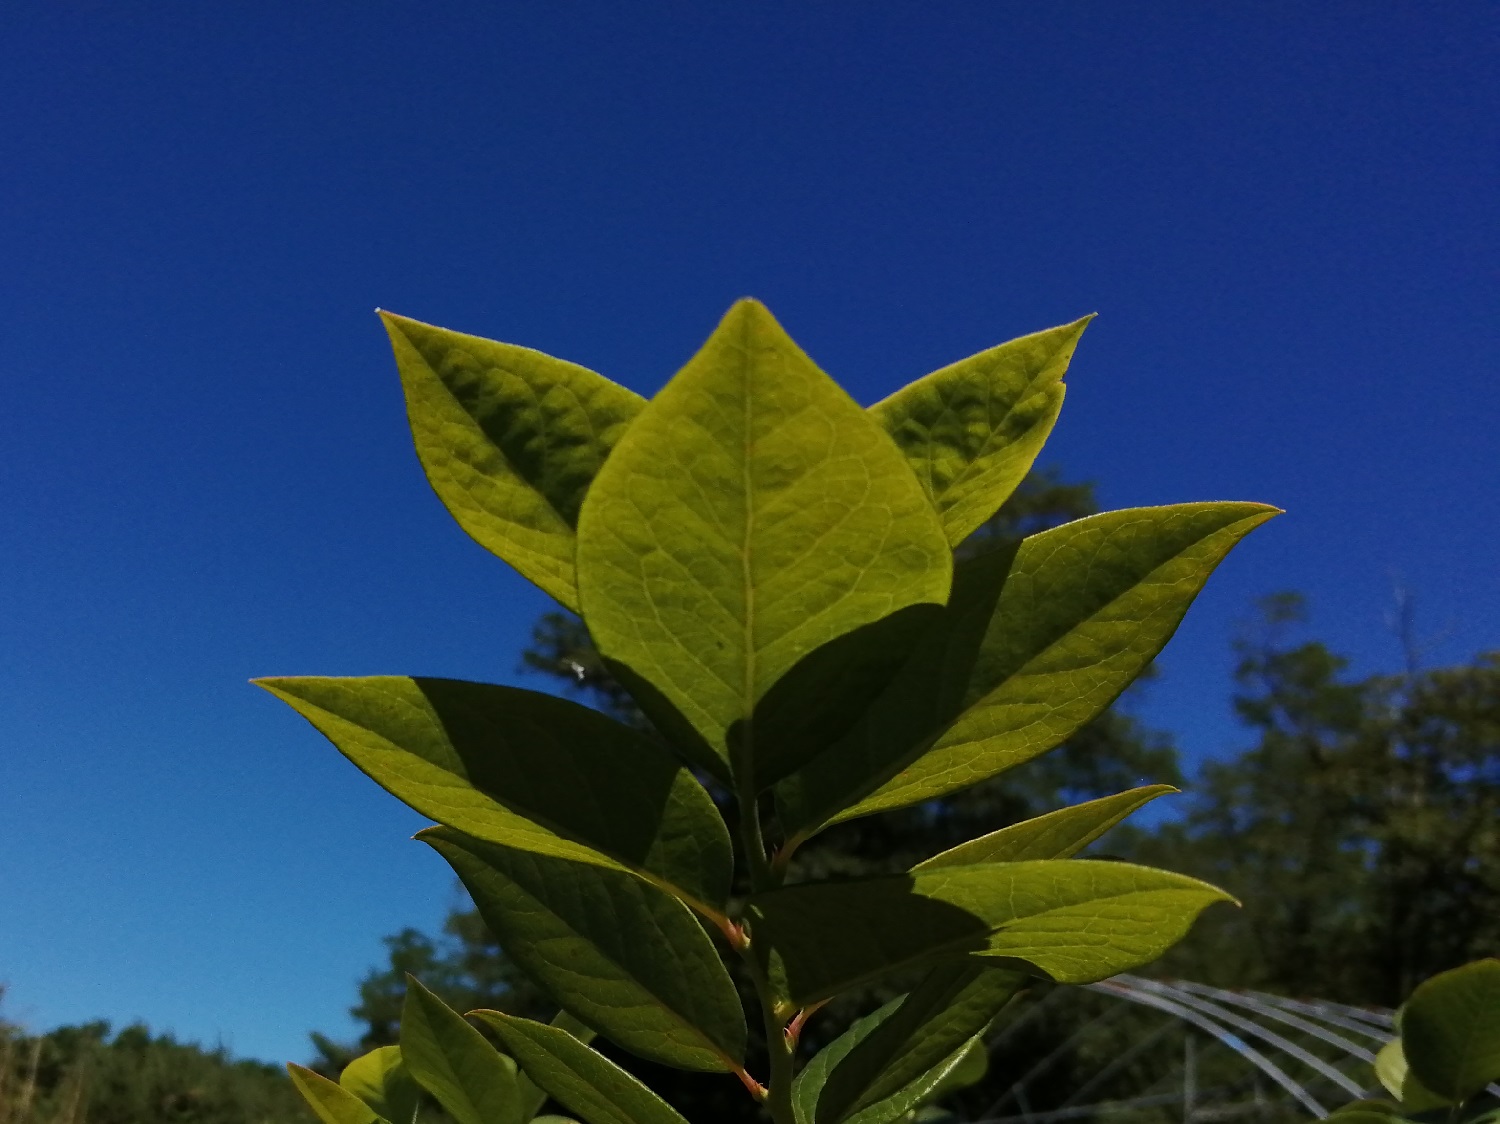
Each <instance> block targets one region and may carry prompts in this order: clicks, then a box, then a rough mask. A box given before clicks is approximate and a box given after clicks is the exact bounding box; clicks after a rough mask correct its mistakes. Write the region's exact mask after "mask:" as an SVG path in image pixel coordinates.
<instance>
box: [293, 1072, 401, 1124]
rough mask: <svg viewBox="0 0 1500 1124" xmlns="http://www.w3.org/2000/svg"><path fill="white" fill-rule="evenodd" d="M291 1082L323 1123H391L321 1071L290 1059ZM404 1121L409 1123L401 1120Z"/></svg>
mask: <svg viewBox="0 0 1500 1124" xmlns="http://www.w3.org/2000/svg"><path fill="white" fill-rule="evenodd" d="M286 1068H287V1072H288V1073H290V1074H291V1075H292V1084H293V1085H295V1086H296V1087H297V1092H299V1093H301V1094H302V1099H303V1100H305V1101H306V1102H307V1104H308V1107H309V1108H311V1109H312V1110H313V1112H315V1113H316V1114H317V1116H318V1119H319V1120H321V1121H323V1124H391V1122H390V1121H387V1120H386V1119H385V1118H384V1117H383V1116H380V1115H378V1114H377V1113H376V1112H375V1110H374V1109H372V1108H371V1107H370V1106H369V1105H367V1104H365V1102H364V1101H362V1100H360V1099H359V1098H358V1097H356V1096H355V1095H354V1094H353V1093H351V1092H349V1090H347V1089H345V1088H344V1087H343V1086H341V1085H339V1084H338V1083H337V1082H334V1081H330V1080H328V1078H326V1077H324V1076H323V1075H322V1074H321V1073H314V1072H313V1071H312V1070H310V1069H307V1068H306V1067H304V1066H300V1065H296V1064H293V1063H290V1062H289V1063H287V1067H286ZM401 1124H408V1122H407V1121H404V1120H403V1121H401Z"/></svg>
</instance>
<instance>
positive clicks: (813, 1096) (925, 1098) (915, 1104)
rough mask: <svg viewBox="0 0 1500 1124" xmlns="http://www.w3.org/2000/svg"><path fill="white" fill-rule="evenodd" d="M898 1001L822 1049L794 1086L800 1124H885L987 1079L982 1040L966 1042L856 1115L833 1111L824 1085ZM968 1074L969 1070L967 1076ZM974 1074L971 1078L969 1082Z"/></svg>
mask: <svg viewBox="0 0 1500 1124" xmlns="http://www.w3.org/2000/svg"><path fill="white" fill-rule="evenodd" d="M899 1002H900V1000H899V999H893V1000H892V1001H891V1002H890V1003H887V1004H886V1005H885V1006H884V1007H881V1008H880V1010H878V1011H876V1012H874V1013H873V1014H871V1015H867V1016H865V1017H864V1018H862V1019H858V1020H856V1021H855V1023H854V1025H853V1026H851V1027H850V1028H849V1029H848V1030H846V1031H845V1032H844V1033H843V1034H842V1035H840V1036H839V1037H838V1038H836V1039H834V1041H833V1042H831V1043H830V1044H829V1045H828V1046H826V1047H824V1049H823V1050H821V1051H820V1052H819V1053H818V1054H817V1055H816V1056H814V1057H813V1059H812V1060H811V1061H810V1062H808V1063H807V1066H806V1068H804V1069H803V1071H802V1072H801V1073H800V1074H798V1075H797V1079H796V1080H795V1081H793V1082H792V1109H793V1111H794V1113H795V1115H796V1118H797V1122H798V1124H837V1122H840V1121H847V1122H848V1124H886V1122H887V1121H891V1120H895V1119H898V1118H899V1117H902V1116H905V1115H906V1114H907V1113H908V1112H911V1111H912V1110H913V1109H916V1108H919V1107H921V1106H922V1105H924V1104H926V1103H928V1102H929V1101H931V1100H934V1099H935V1098H937V1097H939V1096H941V1095H943V1093H944V1092H946V1091H950V1090H951V1089H954V1088H959V1087H961V1086H962V1085H963V1084H972V1083H973V1081H977V1080H979V1079H981V1078H983V1076H984V1070H985V1068H986V1059H985V1057H984V1044H983V1041H982V1040H981V1039H980V1038H978V1037H973V1038H969V1039H966V1040H965V1041H964V1042H962V1043H961V1044H960V1045H959V1047H958V1048H957V1049H956V1050H953V1051H952V1052H951V1053H950V1054H949V1055H948V1056H946V1057H944V1058H942V1059H941V1060H940V1061H939V1062H938V1063H937V1064H936V1065H934V1066H932V1067H931V1068H929V1069H928V1070H926V1071H925V1072H922V1073H919V1074H917V1076H916V1077H915V1078H913V1079H912V1080H911V1081H908V1082H906V1083H905V1084H903V1085H901V1086H900V1087H897V1088H896V1089H894V1090H893V1091H892V1092H890V1093H889V1094H886V1095H883V1096H881V1097H879V1098H878V1099H870V1100H868V1101H862V1102H861V1106H860V1107H858V1108H855V1109H854V1110H853V1111H848V1110H840V1111H834V1110H833V1108H832V1107H831V1105H830V1103H829V1101H828V1098H827V1087H826V1082H827V1080H828V1078H829V1076H830V1074H831V1073H832V1072H834V1071H836V1069H837V1068H838V1067H839V1066H840V1065H841V1064H843V1063H844V1062H846V1061H847V1058H848V1054H849V1053H850V1051H851V1050H854V1049H858V1048H859V1046H861V1045H862V1044H863V1043H864V1042H865V1041H867V1040H868V1038H869V1036H870V1035H871V1034H872V1033H874V1032H876V1031H878V1029H879V1028H880V1027H881V1026H882V1025H883V1024H884V1023H885V1021H886V1020H887V1019H888V1017H889V1015H890V1013H891V1012H892V1011H893V1010H894V1008H895V1005H896V1004H898V1003H899ZM976 1046H978V1048H979V1058H978V1075H977V1076H973V1073H972V1071H973V1069H974V1048H975V1047H976ZM965 1070H967V1071H968V1072H965ZM971 1076H973V1080H972V1081H970V1080H967V1079H968V1078H969V1077H971Z"/></svg>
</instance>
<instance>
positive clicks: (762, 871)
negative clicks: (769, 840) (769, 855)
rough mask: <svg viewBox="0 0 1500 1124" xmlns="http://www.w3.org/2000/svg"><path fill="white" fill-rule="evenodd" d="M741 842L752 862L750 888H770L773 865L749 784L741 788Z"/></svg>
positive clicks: (746, 855)
mask: <svg viewBox="0 0 1500 1124" xmlns="http://www.w3.org/2000/svg"><path fill="white" fill-rule="evenodd" d="M738 795H739V806H740V842H741V844H742V845H743V846H744V848H745V860H746V862H748V863H749V864H750V889H751V891H752V892H755V891H760V890H765V889H769V888H770V885H771V866H770V863H769V862H768V861H767V859H766V839H765V834H764V833H763V832H762V831H761V827H760V807H759V805H758V803H757V801H756V799H755V793H754V792H752V791H749V789H748V786H746V787H744V788H741V789H740V790H739V794H738Z"/></svg>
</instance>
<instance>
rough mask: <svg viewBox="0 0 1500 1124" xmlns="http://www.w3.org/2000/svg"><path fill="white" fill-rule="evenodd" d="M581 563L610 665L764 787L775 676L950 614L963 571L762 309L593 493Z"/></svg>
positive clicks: (855, 413) (653, 417)
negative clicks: (844, 642) (913, 609)
mask: <svg viewBox="0 0 1500 1124" xmlns="http://www.w3.org/2000/svg"><path fill="white" fill-rule="evenodd" d="M577 557H578V584H579V597H580V600H581V601H582V604H583V616H584V619H585V621H586V622H587V624H588V627H589V631H590V632H591V633H592V635H593V637H594V640H595V641H596V643H597V644H598V647H599V650H600V652H601V653H602V654H603V655H604V657H605V658H606V659H608V660H611V661H615V662H617V663H619V664H623V665H625V666H627V667H629V668H631V669H632V670H633V671H634V672H635V673H636V674H637V675H639V676H640V677H642V678H643V679H645V680H646V681H648V682H649V683H651V684H652V685H653V686H654V687H655V688H656V690H657V691H659V692H660V694H661V696H662V697H663V698H664V699H665V700H666V701H667V702H669V703H670V704H671V705H672V706H673V707H675V708H676V709H677V710H678V711H680V712H681V713H682V714H683V715H684V716H685V718H686V719H687V721H688V722H689V723H690V724H691V725H692V726H693V727H694V729H695V730H696V731H697V733H698V735H699V736H700V737H701V738H702V740H703V741H704V742H705V743H707V745H708V746H710V747H711V749H712V752H713V753H714V754H715V755H716V756H717V757H718V758H719V759H720V760H721V761H724V762H727V763H729V764H730V765H731V766H732V767H733V772H734V775H735V777H736V778H737V780H738V783H740V784H742V785H745V786H755V787H758V786H759V785H761V784H763V783H766V778H767V777H774V776H775V775H776V773H777V772H778V771H781V770H784V769H785V768H786V767H787V766H788V764H789V763H788V762H786V761H784V760H777V761H776V762H775V763H774V766H773V765H769V764H768V765H767V766H765V767H764V768H762V767H761V766H760V765H758V763H757V761H758V752H759V751H758V750H757V742H756V739H755V732H754V729H753V726H752V724H750V723H749V721H748V720H749V719H750V718H751V717H752V715H753V714H754V713H755V711H756V708H757V706H758V704H760V703H761V701H762V700H763V699H764V698H765V697H766V695H767V693H768V692H769V691H770V689H771V687H772V686H773V685H774V684H775V683H776V682H777V680H779V679H780V678H781V677H782V676H783V675H784V674H786V673H787V672H788V671H790V670H791V669H792V668H793V667H794V666H795V665H796V664H797V663H798V662H799V661H800V660H802V659H803V658H804V657H805V656H807V655H808V654H809V653H810V652H813V651H814V650H815V649H817V648H819V647H821V646H822V645H824V644H826V643H828V642H829V641H831V640H834V639H836V638H838V637H840V636H843V635H844V634H846V633H849V632H853V631H854V630H855V629H857V628H860V627H863V626H867V625H871V624H873V623H874V622H876V621H879V620H881V619H882V618H884V617H887V616H889V615H891V614H893V613H896V612H898V611H899V610H902V609H904V608H906V607H908V606H911V605H919V604H924V603H930V604H941V603H943V602H944V601H946V600H947V596H948V589H949V581H950V577H951V557H950V554H949V549H948V544H947V541H946V539H945V537H944V535H943V529H942V525H941V523H940V522H939V521H938V518H937V515H936V513H935V512H934V511H933V509H932V507H931V505H930V503H929V502H928V500H927V497H926V495H925V494H924V493H923V491H922V486H921V484H920V483H919V482H918V481H917V479H916V476H915V475H914V474H913V473H912V470H911V468H910V467H909V465H908V464H907V462H906V460H905V458H904V457H903V456H902V455H901V453H900V451H899V450H898V449H896V448H895V446H894V445H893V444H892V443H891V441H890V439H889V438H888V437H887V436H886V435H885V434H884V433H883V432H881V430H880V428H879V426H877V425H876V424H875V423H874V422H873V421H872V420H871V419H870V417H869V416H868V415H867V414H866V413H865V411H863V410H861V409H860V408H859V406H858V405H856V404H855V402H854V401H853V400H852V399H851V398H849V396H848V395H847V394H845V393H844V391H843V390H842V389H840V388H839V387H838V385H837V384H836V383H834V382H833V381H832V380H831V379H829V378H828V376H827V375H825V374H823V372H822V371H820V370H818V368H817V367H816V366H815V365H814V364H813V363H812V361H811V360H810V359H808V357H807V356H806V355H804V354H803V353H802V351H801V350H800V349H799V348H798V347H797V345H796V344H794V343H793V342H792V341H791V339H790V338H788V337H787V335H786V333H785V332H783V331H782V330H781V327H780V326H779V325H778V324H777V323H776V321H775V320H774V319H772V317H771V314H770V313H769V312H767V311H766V310H765V309H764V308H763V307H762V306H761V305H759V304H757V303H755V302H753V301H741V302H739V303H738V304H736V305H735V306H734V307H733V308H732V309H730V311H729V313H728V315H726V316H725V318H724V320H723V322H722V323H721V324H720V325H719V327H718V328H717V329H716V330H715V332H714V333H713V335H712V336H711V337H710V338H709V340H708V342H707V343H706V344H704V346H703V348H702V350H700V351H699V352H698V354H697V355H695V356H694V357H693V358H692V359H691V360H689V361H688V363H687V365H686V366H685V367H684V368H683V369H682V370H681V371H680V372H678V374H677V375H676V376H674V377H673V379H672V380H671V381H670V382H669V383H668V384H667V385H666V386H665V387H664V388H663V389H662V390H661V392H660V393H659V394H657V395H656V397H655V398H653V399H652V400H651V402H650V403H649V404H648V405H647V406H646V408H645V409H644V410H643V411H642V412H641V414H640V415H639V416H638V417H637V418H636V419H635V421H634V422H633V423H632V424H631V426H630V428H629V429H628V430H627V431H626V433H625V436H624V437H622V438H621V440H620V443H619V445H618V446H617V447H616V449H615V451H614V453H613V454H612V455H611V456H610V457H609V459H608V460H607V461H606V462H605V464H604V467H603V468H602V469H601V470H600V472H599V475H598V477H597V478H596V479H595V481H594V484H593V486H592V487H591V488H590V489H589V492H588V495H587V496H586V497H585V498H584V503H583V508H582V511H581V512H580V514H579V519H578V556H577ZM776 749H777V747H774V746H772V747H768V750H767V752H768V753H775V752H776ZM792 764H795V763H792Z"/></svg>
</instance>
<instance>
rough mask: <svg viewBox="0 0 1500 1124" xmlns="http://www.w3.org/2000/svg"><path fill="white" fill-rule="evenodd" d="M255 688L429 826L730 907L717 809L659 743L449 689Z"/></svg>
mask: <svg viewBox="0 0 1500 1124" xmlns="http://www.w3.org/2000/svg"><path fill="white" fill-rule="evenodd" d="M257 682H258V683H259V685H260V686H262V687H264V688H265V689H266V690H268V691H270V692H271V693H272V694H273V695H275V696H276V697H277V698H280V699H282V700H284V701H285V702H287V703H288V704H290V705H291V706H292V708H293V709H295V710H296V711H297V712H298V713H299V714H301V715H302V716H303V717H304V718H306V719H307V720H308V721H309V722H311V723H312V724H313V725H314V726H315V727H317V729H318V730H319V731H321V732H322V733H323V734H324V735H325V736H326V737H327V738H328V739H329V740H330V741H331V742H333V744H334V745H335V746H337V747H338V748H339V750H340V751H341V752H342V753H343V754H344V755H345V756H346V757H348V758H349V760H351V761H353V762H354V764H355V765H357V766H359V768H360V769H361V770H362V771H364V773H366V774H367V775H368V776H369V777H370V778H371V779H373V780H374V781H375V782H376V783H377V784H379V785H381V786H382V787H383V788H385V789H386V790H387V791H388V792H390V793H391V794H393V795H394V796H396V797H397V798H398V799H400V800H403V801H405V802H406V803H407V804H410V805H411V806H412V807H413V808H415V809H416V810H417V811H419V812H421V813H422V814H423V815H426V816H431V817H432V818H433V819H435V820H437V821H438V822H440V823H445V824H448V825H449V826H451V827H455V828H457V829H459V830H460V831H462V832H464V833H465V834H467V835H472V836H474V837H476V838H479V839H486V840H489V841H490V842H493V843H503V844H505V845H507V846H512V847H520V848H522V849H525V850H530V851H536V852H538V853H539V854H546V855H556V856H559V857H562V858H569V859H576V860H579V861H581V862H591V863H596V864H600V865H606V866H612V867H618V868H619V869H623V870H629V871H632V872H634V873H637V874H639V875H641V876H643V877H645V878H647V879H648V880H650V881H652V882H654V883H657V884H659V885H662V886H664V887H667V888H669V889H671V890H672V891H673V892H675V893H678V894H679V895H681V896H682V897H684V898H686V899H688V900H690V901H693V902H694V903H696V904H701V905H705V906H708V907H711V908H713V909H718V908H721V907H722V906H723V903H724V900H725V898H726V896H727V895H728V892H729V879H730V874H731V871H732V867H733V856H732V852H731V850H730V842H729V835H728V832H727V831H726V829H725V827H724V823H723V820H722V819H721V818H720V817H719V813H718V811H717V809H716V808H715V807H714V803H713V798H712V797H710V796H709V795H708V793H707V792H705V791H704V790H703V786H702V785H700V784H699V783H698V782H697V780H695V779H694V778H693V775H692V773H691V772H689V771H688V770H687V769H686V768H685V767H683V766H682V765H681V764H680V763H679V762H678V761H677V760H676V759H675V758H674V757H672V755H671V754H669V753H668V752H667V751H666V750H665V749H663V748H662V747H661V746H659V745H657V744H656V743H655V742H653V741H652V740H651V739H649V738H647V737H646V736H645V735H643V734H641V733H639V732H637V731H635V730H632V729H630V728H629V727H627V726H623V725H621V724H620V723H618V722H615V721H613V720H611V719H609V718H607V717H605V716H604V715H602V714H600V713H599V712H597V711H595V710H590V709H589V708H588V707H585V706H581V705H579V704H578V703H575V702H570V701H568V700H566V699H559V698H555V697H553V696H551V695H543V694H540V693H538V692H536V691H521V690H517V689H516V688H514V687H497V686H492V685H489V684H485V683H465V682H461V681H458V680H454V679H408V678H406V677H404V676H371V677H368V678H357V679H324V678H314V677H306V678H295V679H292V678H288V679H261V680H257Z"/></svg>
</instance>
